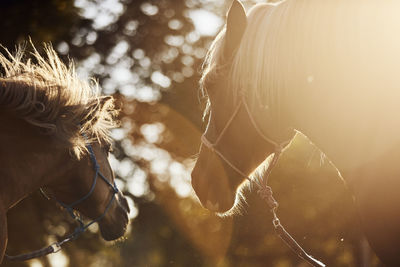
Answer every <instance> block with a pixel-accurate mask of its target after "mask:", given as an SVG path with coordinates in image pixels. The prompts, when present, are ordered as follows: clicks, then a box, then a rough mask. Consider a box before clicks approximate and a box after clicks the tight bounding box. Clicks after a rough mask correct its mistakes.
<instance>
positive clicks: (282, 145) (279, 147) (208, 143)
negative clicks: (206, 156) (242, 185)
mask: <svg viewBox="0 0 400 267" xmlns="http://www.w3.org/2000/svg"><path fill="white" fill-rule="evenodd" d="M242 105H243V106H244V107H245V109H246V112H247V115H248V116H249V119H250V122H251V124H252V125H253V127H254V129H255V130H256V131H257V133H258V135H259V136H260V137H262V139H264V140H265V141H266V142H267V143H270V144H273V145H274V147H275V157H277V156H279V154H280V153H281V152H282V150H283V149H284V148H285V146H286V145H287V144H289V142H290V140H291V139H292V138H290V139H289V140H286V141H284V142H282V143H277V142H275V141H274V140H272V139H271V138H269V137H268V136H267V135H265V134H264V133H263V132H262V130H261V129H260V127H258V125H257V123H256V121H255V119H254V117H253V115H252V113H251V112H250V108H249V106H248V105H247V102H246V100H245V98H244V97H242V99H241V101H240V102H239V103H238V105H237V106H236V108H235V110H234V112H233V113H232V115H231V117H230V118H229V120H228V121H227V123H226V124H225V126H224V128H223V129H222V131H221V132H220V133H219V135H218V137H217V139H216V140H215V142H211V141H209V140H208V139H207V137H206V135H205V133H204V134H203V135H202V136H201V142H202V143H203V145H205V146H206V147H207V148H208V149H210V150H211V151H212V152H213V153H215V154H217V155H218V156H219V157H220V158H221V159H222V160H224V161H225V163H226V164H228V165H229V167H231V168H232V169H233V170H235V171H236V172H237V173H239V174H240V175H241V176H242V177H244V178H246V179H248V180H249V181H250V182H251V181H252V180H251V179H250V178H249V177H248V175H246V174H245V173H244V172H243V171H241V170H240V169H239V168H238V167H237V166H236V165H235V164H233V163H232V162H231V161H230V160H229V159H228V158H227V157H226V156H225V155H224V154H223V153H221V151H219V150H218V148H217V145H218V143H219V142H220V141H221V139H222V137H223V136H224V134H225V133H226V131H227V129H228V128H229V126H230V125H231V123H232V121H233V120H234V119H235V117H236V115H237V114H238V113H239V110H240V108H241V107H242Z"/></svg>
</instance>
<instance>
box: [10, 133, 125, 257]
mask: <svg viewBox="0 0 400 267" xmlns="http://www.w3.org/2000/svg"><path fill="white" fill-rule="evenodd" d="M83 136H84V137H85V139H87V137H86V135H83ZM86 148H87V150H88V152H89V157H90V159H91V161H92V164H93V169H94V171H95V174H94V179H93V183H92V186H91V187H90V190H89V192H88V193H87V194H86V195H84V196H83V197H81V198H80V199H78V200H76V201H74V202H73V203H71V204H66V203H64V202H61V201H59V200H57V199H55V201H56V202H57V203H58V204H60V205H61V206H62V207H64V208H65V209H66V210H67V211H68V214H69V215H70V216H71V217H72V218H73V219H74V220H75V221H77V222H78V227H76V228H75V230H74V232H73V233H72V234H70V235H69V236H67V237H66V238H65V239H64V240H62V241H60V242H54V243H53V244H51V245H50V246H48V247H45V248H42V249H39V250H35V251H33V252H30V253H26V254H21V255H16V256H10V255H7V254H6V255H5V257H6V258H7V259H8V260H12V261H26V260H30V259H33V258H37V257H41V256H45V255H47V254H50V253H56V252H58V251H60V250H61V246H62V245H63V244H65V243H67V242H69V241H71V240H74V239H76V238H78V236H79V235H80V234H81V233H83V232H84V231H86V230H87V228H89V226H91V225H92V224H94V223H95V222H98V221H100V220H101V219H102V218H103V217H104V216H105V215H106V213H107V212H108V210H109V209H110V207H111V204H112V202H113V201H114V199H115V195H116V194H118V192H119V190H118V188H117V185H116V184H115V181H114V183H111V182H110V181H109V180H107V178H106V177H104V175H103V174H102V173H101V171H100V166H99V164H98V163H97V160H96V156H95V154H94V151H93V148H92V145H91V144H87V145H86ZM98 177H100V178H101V179H103V181H104V182H105V183H106V184H107V185H108V186H109V187H111V189H112V197H111V199H110V201H109V202H108V204H107V206H106V208H105V209H104V212H103V213H102V214H101V215H100V216H98V217H97V218H95V219H93V220H92V221H90V222H88V223H87V224H85V223H84V222H83V220H82V219H81V218H80V217H79V216H76V214H75V213H74V209H73V208H74V207H75V206H76V205H78V204H80V203H82V202H83V201H85V200H86V199H88V198H89V197H90V196H91V195H92V193H93V191H94V189H95V187H96V183H97V178H98ZM41 192H42V193H43V194H44V192H43V190H42V189H41ZM44 195H45V196H46V194H44ZM46 197H47V196H46ZM47 198H48V197H47Z"/></svg>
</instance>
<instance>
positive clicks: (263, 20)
mask: <svg viewBox="0 0 400 267" xmlns="http://www.w3.org/2000/svg"><path fill="white" fill-rule="evenodd" d="M398 10H400V3H399V2H398V1H385V2H382V1H377V0H363V1H361V0H327V1H319V0H287V1H283V2H280V3H278V4H259V5H256V6H255V7H254V8H252V9H251V11H249V14H248V15H246V13H245V11H244V9H243V7H242V6H241V4H240V3H239V2H238V1H237V0H235V1H234V2H233V5H232V7H231V9H230V11H229V13H228V17H227V25H226V28H225V29H223V30H222V31H221V33H220V34H219V35H218V36H217V38H216V39H215V41H214V43H213V44H212V46H211V48H210V50H209V53H208V55H207V58H206V61H205V64H204V72H203V77H202V80H201V86H202V87H203V91H204V93H205V94H206V95H207V96H208V98H209V107H208V109H207V111H209V122H208V126H207V129H206V131H205V133H204V135H203V137H202V141H203V145H202V146H201V148H200V153H199V158H198V160H197V162H196V166H195V167H194V169H193V172H192V185H193V188H194V189H195V191H196V194H197V196H198V197H199V199H200V201H201V203H202V204H203V205H204V206H206V207H208V208H209V209H212V210H215V211H218V212H225V211H227V210H229V209H231V208H232V206H233V205H234V203H235V199H236V191H237V188H238V186H239V185H240V184H241V183H243V182H244V181H245V178H246V177H247V176H248V175H250V173H251V172H252V171H253V170H254V169H255V168H256V167H257V166H259V165H260V164H261V163H262V162H264V160H265V159H266V157H268V156H269V155H271V154H272V153H274V151H275V150H274V149H276V148H277V147H278V148H279V144H281V143H283V142H285V141H290V140H291V139H292V138H293V136H294V135H295V133H296V132H301V133H302V134H304V135H306V136H307V137H308V138H309V139H310V140H311V141H312V142H313V143H314V144H316V145H317V146H318V147H319V148H320V149H321V151H322V152H323V153H324V155H326V156H327V157H328V158H329V160H330V161H331V162H332V163H333V164H334V165H335V166H336V167H337V169H338V171H339V173H340V174H341V176H342V177H343V178H344V179H345V180H346V182H347V184H348V185H349V187H350V189H351V190H352V192H353V194H354V197H355V204H356V206H357V208H358V211H359V214H360V217H361V223H362V227H363V229H364V232H365V234H366V236H367V239H368V241H369V243H370V245H371V247H372V248H373V249H374V250H375V252H376V254H377V255H378V256H379V257H380V259H381V260H382V261H383V262H385V263H386V264H387V265H390V266H399V265H400V253H399V252H400V250H399V248H398V242H397V241H399V240H400V194H399V192H398V190H399V188H400V179H399V175H400V164H399V163H398V162H399V159H400V119H399V116H398V114H400V105H399V101H398V100H399V99H400V90H399V86H400V75H399V74H398V69H399V62H400V52H399V51H400V50H399V47H400V38H399V34H398V33H399V32H400V16H398ZM322 152H321V153H322ZM332 219H333V218H332Z"/></svg>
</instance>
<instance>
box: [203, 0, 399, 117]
mask: <svg viewBox="0 0 400 267" xmlns="http://www.w3.org/2000/svg"><path fill="white" fill-rule="evenodd" d="M391 3H394V4H395V5H397V6H399V8H400V3H399V4H398V3H396V2H394V1H391ZM360 5H361V6H362V8H359V6H360ZM247 16H248V20H247V28H246V30H245V32H244V34H243V37H242V40H241V43H240V46H239V47H238V49H237V51H236V53H235V55H234V58H233V59H232V63H231V66H230V73H229V76H228V77H227V80H228V81H229V88H230V92H227V93H232V94H233V97H234V101H237V100H238V99H239V98H240V96H241V95H245V96H246V97H247V100H248V103H249V105H250V106H253V107H256V106H260V105H262V106H265V107H268V108H269V110H270V112H272V113H275V114H279V110H280V108H281V106H282V105H285V101H287V99H288V98H289V97H290V98H292V99H293V98H296V97H297V94H301V93H302V92H304V91H306V90H307V91H308V90H318V91H321V90H323V92H324V94H326V95H324V96H326V97H333V96H336V98H337V99H343V96H344V97H345V98H347V97H348V96H347V92H348V88H349V87H351V88H352V89H354V91H355V92H356V93H357V95H356V94H354V96H351V97H353V99H351V101H359V100H360V99H359V98H360V97H361V98H362V97H364V96H365V97H371V95H368V94H367V93H366V92H369V93H371V94H379V92H377V90H376V88H379V85H380V86H381V85H382V82H384V81H385V80H387V81H389V82H390V83H389V86H390V88H386V89H388V90H396V89H395V88H394V87H396V86H397V84H398V83H397V82H394V81H398V78H397V77H398V76H399V75H398V74H397V73H396V70H397V69H398V65H397V64H398V61H399V60H400V57H399V53H398V52H397V51H398V47H399V46H400V38H399V37H398V34H397V33H398V31H399V30H400V29H399V28H398V27H396V26H394V25H400V17H399V16H398V15H397V13H396V9H394V8H393V7H392V6H391V5H383V4H382V3H381V2H380V1H376V0H364V1H362V0H351V1H345V0H337V1H319V0H295V1H291V0H287V1H282V2H279V3H275V4H272V3H268V4H257V5H255V6H254V7H253V8H251V9H250V11H249V12H248V14H247ZM354 33H358V34H354ZM224 37H225V29H223V30H222V31H221V32H220V33H219V35H218V36H217V38H216V39H215V40H214V42H213V43H212V45H211V47H210V49H209V51H208V53H207V56H206V60H205V62H204V65H203V73H202V78H201V81H200V86H201V88H204V87H205V84H207V81H208V80H212V79H213V77H215V76H217V75H218V72H219V70H220V69H221V68H223V67H224V66H223V64H222V63H223V62H224V60H223V56H224V55H223V50H224V41H225V38H224ZM377 47H379V49H377ZM379 64H385V66H387V67H386V68H385V69H384V70H382V69H379V68H377V66H378V65H379ZM377 83H380V84H377ZM386 84H387V83H386V82H385V86H386ZM338 91H339V94H338ZM203 93H205V91H204V89H203ZM349 101H350V100H349ZM361 101H362V100H361ZM277 120H279V118H277Z"/></svg>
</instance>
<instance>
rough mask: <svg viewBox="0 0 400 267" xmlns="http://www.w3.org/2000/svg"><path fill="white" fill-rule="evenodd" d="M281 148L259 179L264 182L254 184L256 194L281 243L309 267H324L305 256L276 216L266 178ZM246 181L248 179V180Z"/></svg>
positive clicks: (274, 201)
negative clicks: (267, 210)
mask: <svg viewBox="0 0 400 267" xmlns="http://www.w3.org/2000/svg"><path fill="white" fill-rule="evenodd" d="M282 147H283V146H282V145H280V146H277V149H276V150H275V153H274V157H273V158H272V161H271V163H270V164H269V166H268V168H267V170H266V171H265V173H264V174H263V177H262V179H260V180H261V181H265V182H264V183H259V182H257V183H256V184H257V185H258V191H257V193H258V195H259V196H260V197H261V198H262V199H263V200H264V201H265V202H266V203H267V205H268V206H269V208H270V210H271V213H272V216H273V219H272V225H273V226H274V229H275V233H276V234H277V235H278V236H279V237H280V238H281V239H282V240H283V242H284V243H285V244H286V245H287V246H288V247H289V248H290V249H291V250H292V251H293V252H294V253H296V255H297V256H299V257H300V258H302V259H303V260H305V261H306V262H307V263H309V264H310V265H311V266H316V267H324V266H325V264H324V263H322V262H321V261H318V260H316V259H314V258H313V257H312V256H311V255H309V254H307V252H306V251H305V250H304V249H303V248H302V247H301V246H300V245H299V243H297V242H296V240H295V239H294V238H293V237H292V236H291V235H290V234H289V233H288V232H287V231H286V230H285V228H284V227H283V226H282V224H281V221H280V220H279V218H278V216H277V214H276V211H277V209H278V206H279V204H278V202H277V201H276V200H275V198H274V197H273V195H272V188H271V187H270V186H268V178H269V175H270V174H271V172H272V169H273V167H274V166H275V165H276V163H277V162H278V159H279V157H280V155H281V153H282ZM248 179H250V178H248ZM251 181H252V180H250V182H251Z"/></svg>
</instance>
